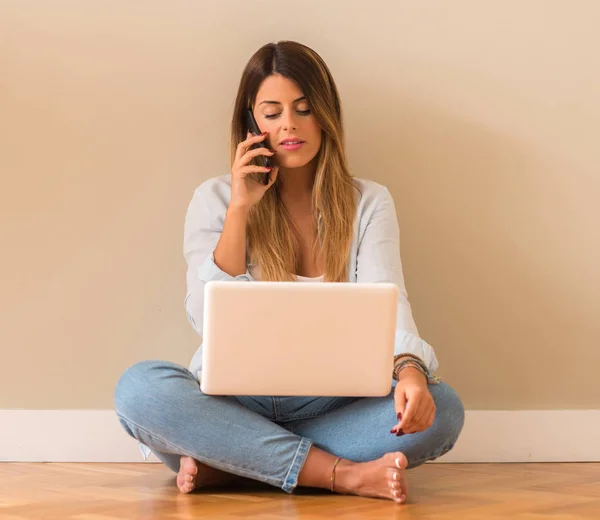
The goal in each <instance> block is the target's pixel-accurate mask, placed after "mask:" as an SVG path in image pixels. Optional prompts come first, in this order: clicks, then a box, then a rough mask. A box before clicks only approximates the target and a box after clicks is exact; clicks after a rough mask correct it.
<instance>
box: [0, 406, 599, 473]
mask: <svg viewBox="0 0 600 520" xmlns="http://www.w3.org/2000/svg"><path fill="white" fill-rule="evenodd" d="M0 425H2V426H1V427H0V461H4V462H8V461H10V462H142V461H143V458H142V455H141V453H140V451H139V449H138V445H137V441H135V440H134V439H132V438H131V437H129V436H128V435H127V434H126V433H125V430H123V428H122V427H121V425H120V423H119V422H118V419H117V416H116V414H115V412H114V411H112V410H0ZM148 462H158V459H157V458H156V457H155V456H154V455H151V456H150V457H149V458H148ZM436 462H600V410H548V411H531V410H523V411H483V410H481V411H480V410H473V411H467V413H466V421H465V427H464V429H463V431H462V434H461V436H460V439H459V440H458V442H457V443H456V446H455V447H454V449H453V450H452V451H451V452H450V453H448V454H446V455H444V456H443V457H440V458H439V459H438V460H437V461H436Z"/></svg>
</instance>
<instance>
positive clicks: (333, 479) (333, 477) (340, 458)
mask: <svg viewBox="0 0 600 520" xmlns="http://www.w3.org/2000/svg"><path fill="white" fill-rule="evenodd" d="M340 460H342V457H338V458H337V459H336V461H335V462H334V463H333V469H332V470H331V492H332V493H333V487H334V485H335V467H336V466H337V465H338V462H339V461H340Z"/></svg>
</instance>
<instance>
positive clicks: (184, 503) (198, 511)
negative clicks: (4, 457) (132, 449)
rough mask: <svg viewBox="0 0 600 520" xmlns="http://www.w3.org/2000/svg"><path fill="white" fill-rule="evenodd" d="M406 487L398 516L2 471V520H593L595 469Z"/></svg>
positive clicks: (150, 474) (314, 499) (58, 467)
mask: <svg viewBox="0 0 600 520" xmlns="http://www.w3.org/2000/svg"><path fill="white" fill-rule="evenodd" d="M408 477H409V501H408V504H406V505H404V506H400V505H397V504H394V503H393V502H391V501H389V502H388V501H386V500H378V499H369V498H359V497H349V496H340V495H333V494H330V493H329V492H327V491H319V490H301V491H299V492H297V493H295V494H294V495H288V494H286V493H284V492H283V491H280V490H277V489H275V488H271V487H267V486H263V485H260V484H259V485H257V486H254V487H247V488H238V489H227V490H215V489H213V490H204V491H199V492H198V491H197V492H194V493H192V494H189V495H183V494H180V493H179V491H178V490H177V487H176V486H175V478H174V474H173V473H171V472H170V471H169V470H168V469H167V468H165V467H164V466H163V465H162V464H57V463H52V464H24V463H0V519H1V520H24V519H27V520H37V519H40V520H41V519H43V520H55V519H56V520H71V519H73V520H75V519H76V520H115V519H128V520H131V519H136V520H137V519H161V520H170V519H173V520H184V519H200V518H210V519H221V518H222V519H230V520H231V519H242V518H247V517H249V518H256V519H264V520H267V519H268V520H276V519H278V518H286V519H287V518H293V519H296V518H297V519H307V520H308V519H310V520H320V519H325V518H336V519H357V520H358V519H361V520H362V519H394V518H402V519H410V520H413V519H431V520H455V519H456V520H458V519H460V520H485V519H504V518H507V519H511V520H519V519H527V520H537V519H545V518H548V519H552V520H567V519H569V520H573V519H590V520H591V519H594V520H599V519H600V464H552V463H547V464H426V465H424V466H421V467H419V468H416V469H413V470H410V471H409V472H408Z"/></svg>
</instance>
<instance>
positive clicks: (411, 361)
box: [392, 353, 442, 385]
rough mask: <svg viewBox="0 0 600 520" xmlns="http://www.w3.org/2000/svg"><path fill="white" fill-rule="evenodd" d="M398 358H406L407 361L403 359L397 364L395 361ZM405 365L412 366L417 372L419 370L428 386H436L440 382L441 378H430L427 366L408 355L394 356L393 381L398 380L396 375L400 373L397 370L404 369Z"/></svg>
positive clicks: (419, 359)
mask: <svg viewBox="0 0 600 520" xmlns="http://www.w3.org/2000/svg"><path fill="white" fill-rule="evenodd" d="M400 358H408V359H403V360H402V361H398V362H397V360H398V359H400ZM407 365H408V366H413V367H414V368H416V369H417V370H420V371H421V372H422V373H423V375H424V376H425V377H426V378H427V382H428V383H429V384H434V385H437V384H439V383H440V382H441V381H442V378H441V377H439V376H432V375H431V374H430V373H429V369H428V368H427V365H426V364H425V362H424V361H423V360H422V359H421V358H420V357H419V356H415V355H414V354H409V353H403V354H396V355H395V356H394V369H393V372H392V377H393V378H394V379H396V380H398V374H399V373H400V370H398V368H400V367H402V368H404V366H407Z"/></svg>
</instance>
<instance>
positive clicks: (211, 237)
mask: <svg viewBox="0 0 600 520" xmlns="http://www.w3.org/2000/svg"><path fill="white" fill-rule="evenodd" d="M227 206H228V200H227V199H226V197H225V196H224V194H223V193H222V192H221V191H219V188H218V186H217V185H216V184H215V183H214V182H211V181H210V180H209V181H206V182H205V183H203V184H201V185H200V186H199V187H198V188H196V190H195V191H194V195H193V197H192V200H191V201H190V203H189V206H188V209H187V213H186V216H185V226H184V236H183V256H184V258H185V261H186V263H187V273H186V286H187V291H186V296H185V301H184V305H185V311H186V314H187V318H188V321H189V322H190V323H191V325H192V327H193V328H194V330H195V331H196V332H197V333H198V334H199V335H200V336H202V321H203V314H204V286H205V285H206V283H207V282H210V281H212V280H240V281H250V280H252V276H251V274H250V272H249V271H248V269H247V268H246V273H244V274H240V275H238V276H231V275H229V274H227V273H226V272H225V271H223V270H221V269H220V268H219V266H218V265H217V264H216V263H215V256H214V253H215V249H216V247H217V243H218V242H219V238H220V236H221V233H222V232H223V225H224V222H225V215H226V212H227Z"/></svg>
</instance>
